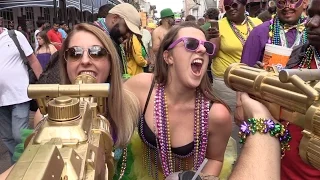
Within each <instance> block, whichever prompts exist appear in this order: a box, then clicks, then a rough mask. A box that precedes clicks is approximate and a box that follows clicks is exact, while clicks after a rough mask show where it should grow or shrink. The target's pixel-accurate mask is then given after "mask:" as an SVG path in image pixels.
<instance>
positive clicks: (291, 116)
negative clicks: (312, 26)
mask: <svg viewBox="0 0 320 180" xmlns="http://www.w3.org/2000/svg"><path fill="white" fill-rule="evenodd" d="M319 80H320V70H318V69H285V70H282V71H280V73H279V74H278V73H274V72H267V71H265V70H262V69H257V68H252V67H248V66H246V65H245V64H240V63H235V64H232V65H230V66H229V67H228V69H227V70H226V72H225V74H224V81H225V84H226V85H227V86H228V87H229V88H231V89H233V90H235V91H242V92H247V93H248V94H249V95H250V97H252V98H253V99H256V100H258V101H260V102H261V103H263V104H264V105H265V106H266V107H267V108H268V109H269V111H270V113H271V114H272V116H273V117H274V118H275V119H277V120H280V119H281V120H286V121H288V122H290V123H293V124H296V125H298V126H300V127H302V128H304V130H303V131H302V133H303V138H302V140H301V142H300V146H299V154H300V156H301V158H302V159H303V161H305V162H306V163H308V164H310V165H312V166H314V167H315V168H317V169H320V99H319V97H320V95H319V93H320V83H319ZM257 118H259V117H257Z"/></svg>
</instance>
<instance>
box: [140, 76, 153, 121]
mask: <svg viewBox="0 0 320 180" xmlns="http://www.w3.org/2000/svg"><path fill="white" fill-rule="evenodd" d="M154 84H155V80H154V79H153V80H152V83H151V87H150V90H149V93H148V97H147V100H146V104H145V105H144V109H143V113H142V115H143V116H144V114H145V113H146V111H147V107H148V104H149V100H150V97H151V94H152V91H153V87H154Z"/></svg>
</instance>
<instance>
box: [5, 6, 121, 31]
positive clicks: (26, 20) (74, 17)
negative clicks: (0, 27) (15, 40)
mask: <svg viewBox="0 0 320 180" xmlns="http://www.w3.org/2000/svg"><path fill="white" fill-rule="evenodd" d="M122 2H123V1H122V0H35V1H31V0H29V1H25V0H2V1H0V16H2V17H3V19H4V26H5V27H7V26H8V25H9V22H13V23H14V28H17V26H22V27H23V29H24V30H25V31H34V30H35V29H37V27H36V22H37V20H39V19H41V20H45V21H46V22H49V23H50V24H52V23H53V21H54V20H57V21H64V22H66V23H67V24H69V26H72V25H73V24H77V23H79V22H88V21H92V19H93V17H94V16H93V14H96V13H98V10H99V7H100V6H102V5H104V4H108V3H112V4H115V5H116V4H119V3H122ZM54 4H55V5H54Z"/></svg>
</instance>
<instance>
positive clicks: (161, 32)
mask: <svg viewBox="0 0 320 180" xmlns="http://www.w3.org/2000/svg"><path fill="white" fill-rule="evenodd" d="M160 18H161V22H160V26H159V27H157V28H156V29H155V30H154V31H153V34H152V50H153V52H154V54H157V52H158V50H159V47H160V44H161V42H162V40H163V38H164V36H165V35H166V34H167V33H168V31H169V30H170V29H171V27H172V26H173V25H174V24H175V20H174V14H173V11H172V10H171V9H170V8H166V9H163V10H162V11H161V12H160Z"/></svg>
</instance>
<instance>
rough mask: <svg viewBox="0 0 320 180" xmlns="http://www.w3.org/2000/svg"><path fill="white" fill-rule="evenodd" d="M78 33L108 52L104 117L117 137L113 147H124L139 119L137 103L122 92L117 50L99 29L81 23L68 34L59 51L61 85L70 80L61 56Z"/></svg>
mask: <svg viewBox="0 0 320 180" xmlns="http://www.w3.org/2000/svg"><path fill="white" fill-rule="evenodd" d="M80 31H85V32H88V33H91V34H93V35H94V36H96V37H97V38H98V39H99V40H100V42H101V43H102V45H103V47H104V48H106V49H107V50H108V52H109V59H110V62H111V63H110V64H111V68H110V69H111V71H110V75H109V77H108V79H109V80H110V82H111V86H110V92H109V97H108V100H107V101H108V102H107V105H108V108H107V109H108V111H107V114H106V117H107V118H108V119H109V121H110V123H111V126H112V129H113V131H114V132H115V133H114V134H116V136H117V141H116V142H115V146H117V147H125V146H126V145H127V144H128V143H129V141H130V139H131V136H132V134H133V131H134V128H135V126H136V121H137V120H138V117H139V109H138V103H137V102H138V101H137V99H136V98H135V97H134V96H133V95H132V94H131V93H129V92H127V91H125V90H123V87H122V78H121V68H120V60H119V56H118V53H117V50H116V48H115V47H114V44H113V42H112V40H111V39H110V37H109V36H107V35H106V34H105V32H103V31H102V30H101V29H100V28H98V27H96V26H94V25H90V24H87V23H81V24H78V25H76V26H75V28H74V30H72V31H71V32H70V34H69V35H68V37H67V38H66V40H65V41H64V43H63V45H62V48H61V51H60V59H59V61H60V66H61V67H60V68H61V83H62V84H71V82H70V79H69V78H68V73H67V68H66V61H65V59H64V55H63V54H64V52H65V51H66V49H67V48H68V46H69V43H70V40H71V39H72V37H73V36H74V35H75V34H76V33H78V32H80Z"/></svg>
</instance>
